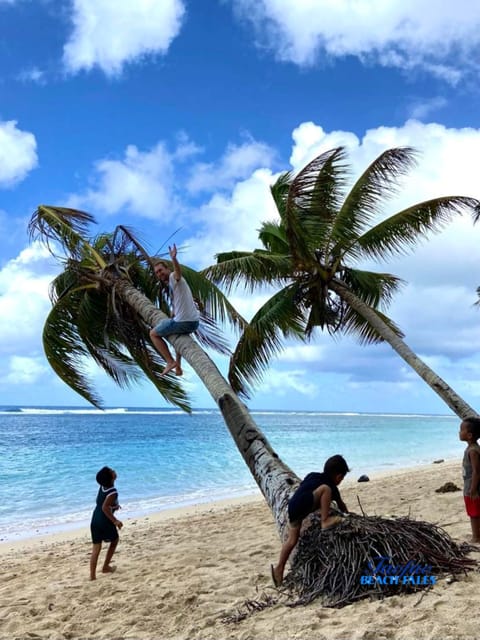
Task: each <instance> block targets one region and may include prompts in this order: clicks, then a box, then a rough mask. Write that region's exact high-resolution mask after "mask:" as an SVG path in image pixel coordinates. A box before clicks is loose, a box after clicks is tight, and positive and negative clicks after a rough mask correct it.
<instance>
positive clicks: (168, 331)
mask: <svg viewBox="0 0 480 640" xmlns="http://www.w3.org/2000/svg"><path fill="white" fill-rule="evenodd" d="M198 324H199V322H198V320H193V321H188V322H176V321H175V320H172V319H171V318H167V319H165V320H162V321H161V322H159V323H158V324H157V326H156V327H154V329H153V330H154V331H155V333H156V334H157V336H160V337H161V338H162V337H165V336H172V335H174V334H182V333H193V332H194V331H196V330H197V329H198Z"/></svg>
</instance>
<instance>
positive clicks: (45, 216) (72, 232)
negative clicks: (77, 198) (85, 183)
mask: <svg viewBox="0 0 480 640" xmlns="http://www.w3.org/2000/svg"><path fill="white" fill-rule="evenodd" d="M93 223H95V218H94V217H93V216H92V215H91V214H89V213H86V212H85V211H79V210H77V209H69V208H68V207H55V206H51V205H40V206H39V207H37V209H36V211H35V213H34V214H33V216H32V218H31V219H30V222H29V224H28V235H29V238H30V240H37V239H38V240H40V241H41V242H43V243H44V244H45V245H46V246H47V248H48V249H49V251H50V252H51V253H52V255H54V256H55V255H56V253H55V252H54V250H53V248H52V245H51V243H52V242H54V243H58V244H59V245H60V246H62V247H64V249H65V250H66V251H67V252H68V253H69V254H70V255H71V256H73V257H78V256H79V255H80V253H81V251H82V250H83V251H85V250H88V251H89V252H90V254H91V255H92V257H93V258H94V259H95V260H96V261H97V262H98V264H99V265H100V266H104V265H102V260H101V258H100V256H99V255H98V253H97V252H96V251H95V250H94V249H93V247H91V245H90V244H89V243H88V242H87V241H86V240H85V234H86V232H87V231H88V228H89V225H91V224H93Z"/></svg>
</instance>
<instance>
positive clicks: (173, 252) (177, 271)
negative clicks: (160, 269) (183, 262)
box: [168, 244, 182, 282]
mask: <svg viewBox="0 0 480 640" xmlns="http://www.w3.org/2000/svg"><path fill="white" fill-rule="evenodd" d="M168 251H169V253H170V258H171V259H172V264H173V276H174V278H175V280H176V281H177V282H178V281H179V280H180V278H181V277H182V269H181V267H180V265H179V263H178V260H177V245H175V244H174V245H173V246H172V247H168Z"/></svg>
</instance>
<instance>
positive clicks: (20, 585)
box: [0, 461, 480, 640]
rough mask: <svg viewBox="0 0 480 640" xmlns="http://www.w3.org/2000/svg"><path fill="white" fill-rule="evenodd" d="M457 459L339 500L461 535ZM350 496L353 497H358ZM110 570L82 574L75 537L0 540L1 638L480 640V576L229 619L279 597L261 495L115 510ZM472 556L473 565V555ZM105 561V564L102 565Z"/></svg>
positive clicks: (81, 549) (83, 542) (84, 556)
mask: <svg viewBox="0 0 480 640" xmlns="http://www.w3.org/2000/svg"><path fill="white" fill-rule="evenodd" d="M447 481H452V482H455V483H456V484H457V485H458V486H461V482H462V480H461V463H460V461H456V462H448V463H442V464H432V465H430V466H428V467H422V468H419V469H415V470H408V471H404V472H396V473H395V474H390V475H382V476H380V475H377V476H372V478H371V481H370V482H368V483H357V482H355V481H353V480H350V481H349V482H347V481H345V482H344V483H343V484H342V486H341V490H342V495H343V497H344V499H345V502H346V503H347V505H348V506H349V508H350V509H351V510H353V511H358V499H360V501H361V504H362V507H363V509H364V510H365V511H366V512H367V513H368V514H370V515H374V514H377V515H384V516H388V515H397V516H402V515H410V516H411V517H415V518H419V519H423V520H428V521H430V522H434V523H438V524H440V525H441V526H443V527H444V528H445V529H446V530H447V531H448V532H449V533H450V535H451V536H453V537H454V538H455V539H457V540H459V541H460V540H468V539H469V537H470V523H469V520H468V518H467V516H466V514H465V511H464V505H463V497H462V494H461V492H456V493H446V494H437V493H435V489H436V488H438V487H439V486H440V485H442V484H443V483H445V482H447ZM357 497H358V499H357ZM122 518H123V520H124V522H125V526H124V528H123V530H122V531H121V534H120V536H121V540H120V544H119V547H118V553H117V554H116V556H115V564H116V566H117V570H116V572H115V573H113V574H102V573H99V576H98V579H97V580H96V581H93V582H91V581H90V580H89V579H88V577H89V576H88V562H89V556H90V539H89V534H88V531H85V530H82V531H77V532H73V533H68V534H62V535H57V536H48V537H42V538H36V539H30V540H28V541H22V542H16V543H8V542H7V543H3V544H1V545H0V560H1V563H2V572H1V577H0V593H1V597H0V638H2V639H3V638H8V639H9V640H11V639H16V638H22V639H23V638H32V639H35V638H42V639H43V638H52V639H57V638H77V639H81V638H105V639H106V638H108V639H109V640H114V639H120V638H139V639H140V638H141V639H145V640H146V639H149V640H155V639H164V638H165V639H169V640H170V639H172V640H174V639H185V640H186V639H188V640H206V639H215V640H218V639H230V638H231V639H234V638H235V639H239V640H250V639H252V640H263V639H264V638H265V639H282V640H283V639H285V640H287V639H288V640H293V639H301V640H310V639H312V640H314V639H315V640H323V639H324V638H328V639H336V640H355V639H360V638H362V639H365V640H367V639H371V640H382V639H386V638H398V639H411V638H421V639H423V638H429V639H437V638H442V639H444V640H450V639H453V638H462V639H467V638H471V639H473V638H476V639H477V638H480V622H479V617H478V607H479V602H480V596H479V594H480V573H479V572H478V571H474V572H472V573H470V574H469V575H468V576H466V577H463V576H462V577H461V578H460V579H459V580H458V581H456V582H453V583H451V584H447V582H446V581H445V580H444V579H442V580H440V581H439V582H438V583H437V584H436V585H435V586H434V587H433V588H432V590H430V591H429V592H428V593H427V594H425V595H424V596H423V597H421V596H420V594H418V593H417V594H411V595H398V596H393V597H391V598H387V599H385V600H383V601H370V600H364V601H361V602H358V603H356V604H354V605H350V606H348V607H345V608H342V609H328V608H324V607H322V606H321V605H320V604H319V603H318V602H314V603H312V604H310V605H309V606H306V607H297V608H293V609H292V608H288V607H285V606H284V605H281V604H277V605H275V606H273V607H270V608H267V609H265V610H263V611H259V612H255V613H254V614H253V615H250V616H249V617H247V618H246V619H244V620H242V621H241V622H237V623H225V622H224V620H223V619H224V618H225V617H228V616H231V615H232V614H234V613H235V612H236V611H238V609H239V608H241V607H242V605H243V603H244V602H245V600H247V599H256V598H258V597H260V596H261V595H262V594H264V593H265V594H269V595H272V596H275V595H276V591H275V589H274V588H273V586H272V585H271V583H270V575H269V566H270V563H271V562H273V561H275V560H276V558H277V555H278V551H279V539H278V536H277V533H276V529H275V526H274V523H273V519H272V516H271V514H270V512H269V510H268V508H267V506H266V504H265V503H264V502H263V500H262V499H261V498H253V499H246V500H242V501H240V502H238V501H237V502H236V503H232V504H225V503H222V504H216V505H203V506H197V507H194V508H191V509H188V510H185V509H184V510H182V511H179V512H174V513H172V512H164V513H163V514H159V515H158V516H153V517H149V518H144V519H129V518H128V513H126V512H123V513H122ZM473 557H475V558H476V559H478V560H480V553H474V554H473ZM100 560H102V557H101V558H100Z"/></svg>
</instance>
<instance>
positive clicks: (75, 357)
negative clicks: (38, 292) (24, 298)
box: [42, 305, 102, 409]
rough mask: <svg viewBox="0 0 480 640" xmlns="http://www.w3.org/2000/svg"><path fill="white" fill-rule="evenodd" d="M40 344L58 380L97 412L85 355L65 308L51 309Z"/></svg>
mask: <svg viewBox="0 0 480 640" xmlns="http://www.w3.org/2000/svg"><path fill="white" fill-rule="evenodd" d="M42 341H43V348H44V351H45V356H46V358H47V361H48V363H49V365H50V366H51V367H52V369H53V370H54V371H55V373H56V374H57V376H58V377H59V378H60V380H62V381H63V382H64V383H65V384H67V385H68V386H69V387H70V388H71V389H73V391H75V392H76V393H78V394H79V395H80V396H82V398H85V400H87V402H90V403H91V404H93V405H94V406H95V407H97V408H99V409H101V408H102V403H101V399H100V398H99V396H98V395H97V394H96V393H95V391H94V389H93V387H92V386H91V384H90V383H89V381H88V377H87V375H86V373H85V361H86V357H87V356H88V351H87V349H86V348H85V347H84V345H83V343H82V340H81V338H80V336H79V335H78V332H77V330H76V328H75V323H74V322H73V320H72V317H71V314H70V313H69V310H68V307H64V306H63V305H55V306H54V307H53V308H52V309H51V311H50V313H49V314H48V316H47V319H46V322H45V325H44V329H43V334H42Z"/></svg>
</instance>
